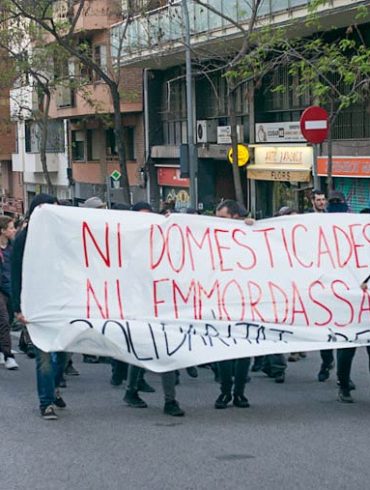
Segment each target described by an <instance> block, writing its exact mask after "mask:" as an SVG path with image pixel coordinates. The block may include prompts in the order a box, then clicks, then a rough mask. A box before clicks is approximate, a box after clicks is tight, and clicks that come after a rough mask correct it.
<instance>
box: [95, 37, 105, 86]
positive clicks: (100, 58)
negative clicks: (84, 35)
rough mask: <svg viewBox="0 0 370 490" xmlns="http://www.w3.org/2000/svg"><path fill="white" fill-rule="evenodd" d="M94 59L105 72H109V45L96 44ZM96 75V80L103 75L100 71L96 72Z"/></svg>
mask: <svg viewBox="0 0 370 490" xmlns="http://www.w3.org/2000/svg"><path fill="white" fill-rule="evenodd" d="M94 61H95V63H96V64H97V65H99V67H100V68H101V69H102V70H103V72H104V73H107V47H106V46H104V45H100V46H94ZM94 77H95V79H96V80H100V79H101V77H100V76H99V74H98V73H96V72H95V73H94Z"/></svg>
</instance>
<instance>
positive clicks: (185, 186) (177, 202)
mask: <svg viewBox="0 0 370 490" xmlns="http://www.w3.org/2000/svg"><path fill="white" fill-rule="evenodd" d="M157 180H158V185H159V188H160V198H161V202H162V203H174V207H175V210H176V211H184V210H185V209H186V208H188V207H190V191H189V187H190V181H189V179H184V178H181V177H180V168H179V167H177V166H160V167H158V168H157Z"/></svg>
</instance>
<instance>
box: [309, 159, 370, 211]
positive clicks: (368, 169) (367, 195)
mask: <svg viewBox="0 0 370 490" xmlns="http://www.w3.org/2000/svg"><path fill="white" fill-rule="evenodd" d="M327 167H328V157H318V159H317V173H318V175H319V176H321V177H327V175H328V171H327ZM332 176H333V185H334V188H335V189H336V190H338V191H341V192H343V194H344V195H345V196H346V199H347V202H348V204H349V206H350V209H351V211H352V212H354V213H358V212H360V211H361V209H364V208H368V207H370V180H369V179H370V157H352V156H348V157H343V156H341V157H336V156H335V157H333V168H332Z"/></svg>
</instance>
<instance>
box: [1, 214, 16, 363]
mask: <svg viewBox="0 0 370 490" xmlns="http://www.w3.org/2000/svg"><path fill="white" fill-rule="evenodd" d="M15 233H16V229H15V227H14V221H13V220H12V218H10V217H9V216H0V352H1V356H2V359H1V361H2V362H1V361H0V364H2V363H3V364H4V365H5V367H6V369H9V370H10V371H14V370H16V369H18V367H19V366H18V364H17V362H16V360H15V359H14V355H13V354H12V343H11V336H10V322H11V318H10V316H12V301H11V293H12V292H11V262H10V259H11V254H12V250H13V244H12V241H13V238H14V236H15Z"/></svg>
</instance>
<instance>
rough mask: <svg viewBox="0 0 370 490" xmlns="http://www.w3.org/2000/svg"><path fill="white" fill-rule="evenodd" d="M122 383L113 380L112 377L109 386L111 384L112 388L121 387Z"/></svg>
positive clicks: (118, 380)
mask: <svg viewBox="0 0 370 490" xmlns="http://www.w3.org/2000/svg"><path fill="white" fill-rule="evenodd" d="M122 383H123V380H121V379H116V378H114V377H113V376H112V377H111V379H110V384H111V385H112V386H114V387H117V386H121V385H122Z"/></svg>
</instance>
